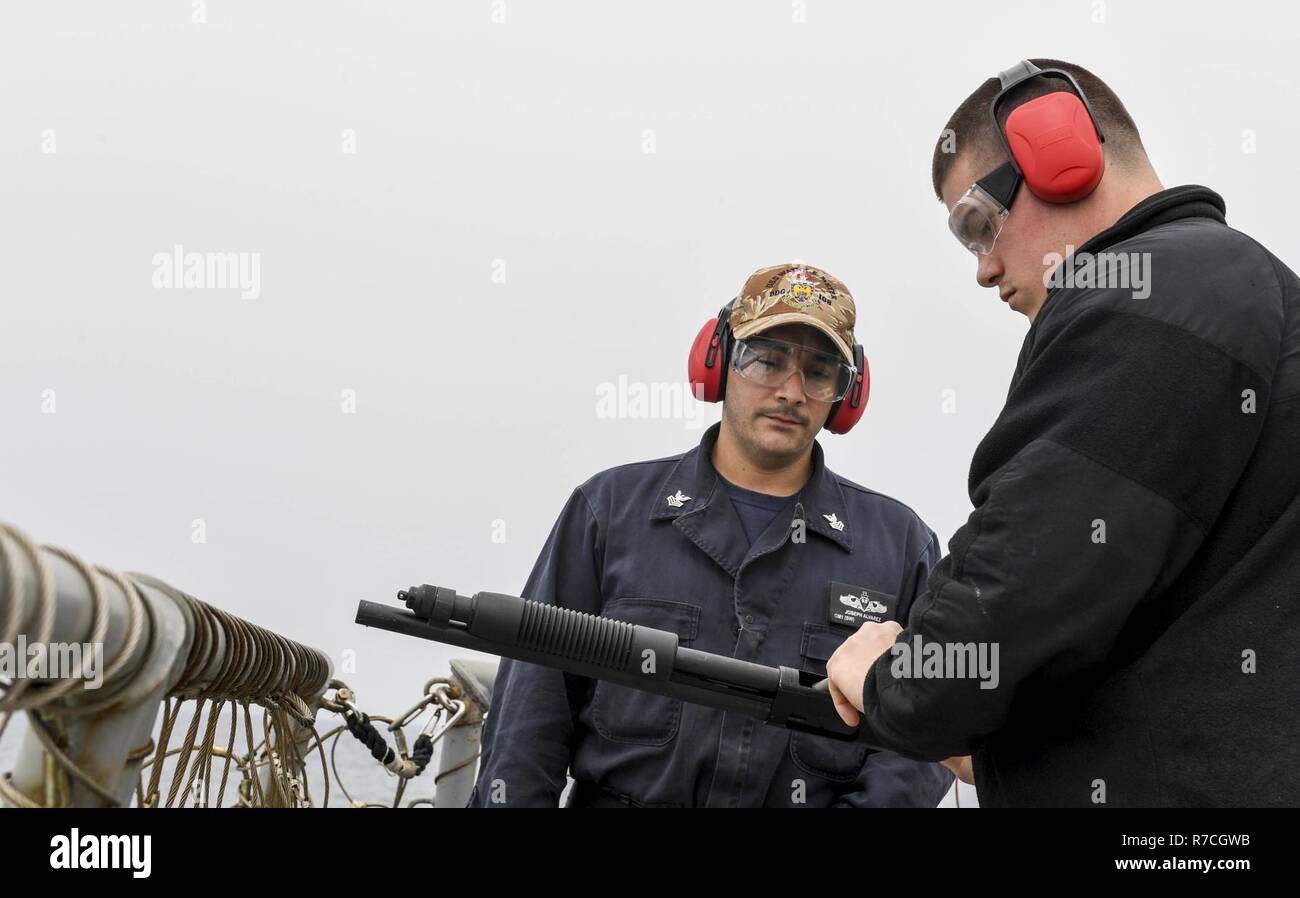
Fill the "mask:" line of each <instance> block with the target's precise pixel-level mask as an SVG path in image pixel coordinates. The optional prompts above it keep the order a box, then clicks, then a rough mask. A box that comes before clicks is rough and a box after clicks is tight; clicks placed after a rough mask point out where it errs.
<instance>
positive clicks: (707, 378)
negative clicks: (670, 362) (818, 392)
mask: <svg viewBox="0 0 1300 898" xmlns="http://www.w3.org/2000/svg"><path fill="white" fill-rule="evenodd" d="M730 318H731V303H727V304H726V305H725V306H723V307H722V310H721V311H719V312H718V317H717V318H710V319H709V320H708V321H707V322H705V324H704V327H702V328H700V332H699V333H698V334H696V335H695V342H694V343H692V344H691V354H690V356H689V357H688V358H687V360H686V373H687V376H688V377H689V378H690V382H691V391H692V392H693V393H694V394H695V397H696V398H697V399H699V400H701V401H703V402H721V401H722V400H723V397H724V396H725V395H726V392H727V369H728V368H730V367H731V326H730V324H729V321H730ZM853 359H854V365H856V366H857V369H858V373H857V374H856V375H854V377H853V383H852V384H850V385H849V391H848V393H846V394H844V398H843V399H840V400H838V401H837V402H836V403H835V404H833V405H832V406H831V410H830V412H829V413H828V414H827V416H826V424H825V427H826V429H827V430H829V431H830V432H831V433H848V432H849V431H850V430H852V429H853V425H855V424H857V423H858V419H859V418H861V417H862V413H863V412H864V411H866V409H867V397H868V396H869V395H870V394H871V372H870V371H869V370H868V368H867V356H866V354H865V353H864V352H863V350H862V344H860V343H857V344H854V346H853Z"/></svg>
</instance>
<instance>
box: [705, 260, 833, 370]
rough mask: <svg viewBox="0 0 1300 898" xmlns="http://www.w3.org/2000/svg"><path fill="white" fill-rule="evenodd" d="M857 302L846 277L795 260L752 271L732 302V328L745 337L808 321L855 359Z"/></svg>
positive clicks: (738, 338)
mask: <svg viewBox="0 0 1300 898" xmlns="http://www.w3.org/2000/svg"><path fill="white" fill-rule="evenodd" d="M856 320H857V307H856V306H854V304H853V297H852V295H850V294H849V288H848V287H846V286H844V282H843V281H841V280H840V279H839V278H836V277H833V276H831V275H829V274H827V273H826V272H824V271H822V270H821V269H820V268H814V267H812V266H811V265H804V264H803V263H801V262H790V263H787V264H785V265H773V266H771V267H769V268H760V269H759V270H758V271H756V272H754V273H753V274H751V275H750V276H749V280H747V281H745V286H744V287H743V288H741V291H740V295H739V296H737V297H736V301H735V303H734V304H733V305H732V307H731V322H730V323H731V332H732V333H733V334H734V335H735V337H736V339H737V340H745V339H747V338H749V337H752V336H754V335H755V334H759V333H762V332H763V331H765V330H767V329H768V328H773V327H780V326H781V325H783V324H805V325H808V326H809V327H815V328H817V330H819V331H821V332H822V333H824V334H825V335H826V336H828V337H830V338H831V341H832V342H834V344H835V345H836V347H837V348H838V349H839V351H840V353H841V354H842V355H843V356H844V358H845V359H846V360H847V361H848V363H849V364H850V365H852V364H854V360H853V344H854V339H853V324H854V322H855V321H856Z"/></svg>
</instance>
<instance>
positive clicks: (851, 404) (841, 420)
mask: <svg viewBox="0 0 1300 898" xmlns="http://www.w3.org/2000/svg"><path fill="white" fill-rule="evenodd" d="M853 365H854V367H856V368H857V369H858V371H857V373H856V374H854V375H853V383H851V384H849V391H848V392H847V393H845V394H844V398H843V399H840V400H838V401H837V402H836V403H835V404H834V405H832V406H831V412H830V414H829V415H828V416H827V417H826V429H827V430H829V431H830V432H831V433H848V432H849V431H850V430H852V429H853V425H854V424H857V423H858V419H859V418H861V417H862V413H863V412H865V411H866V410H867V397H868V396H870V395H871V369H870V368H869V367H867V355H866V353H865V352H863V351H862V344H861V343H855V344H854V345H853Z"/></svg>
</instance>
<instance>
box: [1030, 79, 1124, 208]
mask: <svg viewBox="0 0 1300 898" xmlns="http://www.w3.org/2000/svg"><path fill="white" fill-rule="evenodd" d="M1006 138H1007V145H1008V146H1009V147H1010V148H1011V155H1012V157H1013V158H1014V159H1015V160H1016V164H1017V165H1019V166H1020V171H1021V173H1022V174H1023V175H1024V177H1025V186H1026V187H1028V188H1029V189H1030V190H1031V191H1032V192H1033V194H1034V196H1036V197H1038V198H1039V199H1041V200H1044V201H1046V202H1049V203H1072V202H1074V201H1075V200H1079V199H1083V198H1084V197H1085V196H1087V195H1088V194H1090V193H1092V191H1093V188H1094V187H1096V186H1097V182H1099V181H1100V180H1101V173H1102V171H1103V170H1104V169H1105V167H1106V163H1105V157H1104V155H1103V153H1102V151H1101V141H1100V140H1098V139H1097V129H1096V128H1094V127H1093V125H1092V117H1091V116H1089V115H1088V110H1087V109H1085V108H1084V105H1083V102H1082V101H1081V100H1080V99H1079V98H1078V97H1076V96H1075V95H1074V94H1071V93H1066V92H1065V91H1057V92H1056V93H1051V94H1047V95H1046V96H1042V97H1038V98H1037V99H1034V100H1030V101H1029V102H1028V103H1025V104H1024V105H1023V106H1017V107H1016V108H1015V109H1014V110H1012V112H1011V115H1010V116H1009V117H1008V118H1007V124H1006Z"/></svg>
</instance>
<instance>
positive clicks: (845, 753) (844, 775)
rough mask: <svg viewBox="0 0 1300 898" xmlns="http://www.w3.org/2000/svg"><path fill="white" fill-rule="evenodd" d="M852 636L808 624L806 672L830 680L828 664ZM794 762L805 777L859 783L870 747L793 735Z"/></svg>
mask: <svg viewBox="0 0 1300 898" xmlns="http://www.w3.org/2000/svg"><path fill="white" fill-rule="evenodd" d="M850 635H852V634H851V632H850V631H849V630H848V628H845V629H844V630H843V631H842V632H841V631H838V630H833V629H831V628H830V627H828V626H826V625H825V624H818V623H813V622H811V621H809V622H806V623H805V624H804V625H803V645H802V647H801V648H800V650H799V656H800V661H801V663H802V665H803V669H804V670H807V671H811V672H812V673H815V674H817V675H818V676H822V677H824V676H826V661H827V660H828V659H829V658H830V656H831V655H833V654H834V653H835V650H836V649H837V648H839V647H840V643H842V642H844V640H845V639H848V638H849V636H850ZM790 758H791V759H792V760H793V761H794V763H795V765H796V766H797V767H799V769H800V770H803V771H804V772H805V773H811V774H813V775H814V776H820V777H824V778H826V779H829V780H834V781H835V782H841V783H846V782H850V781H852V780H855V779H857V777H858V775H859V774H860V773H861V772H862V765H863V764H865V763H866V762H867V747H866V746H865V745H863V744H862V743H860V742H841V741H840V740H838V739H828V738H826V737H825V736H814V735H812V734H811V733H800V732H792V733H791V734H790Z"/></svg>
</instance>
